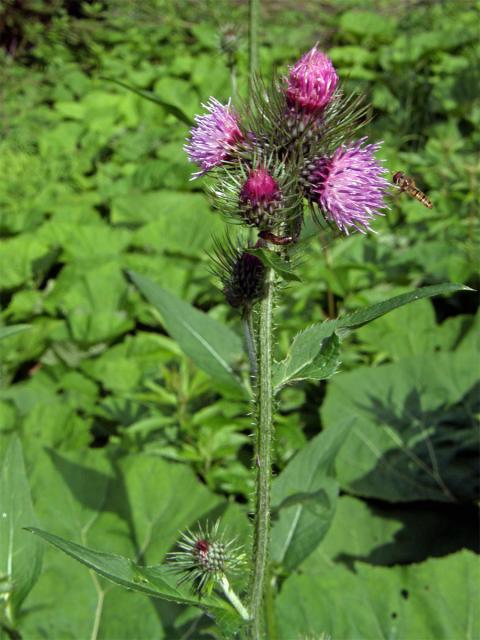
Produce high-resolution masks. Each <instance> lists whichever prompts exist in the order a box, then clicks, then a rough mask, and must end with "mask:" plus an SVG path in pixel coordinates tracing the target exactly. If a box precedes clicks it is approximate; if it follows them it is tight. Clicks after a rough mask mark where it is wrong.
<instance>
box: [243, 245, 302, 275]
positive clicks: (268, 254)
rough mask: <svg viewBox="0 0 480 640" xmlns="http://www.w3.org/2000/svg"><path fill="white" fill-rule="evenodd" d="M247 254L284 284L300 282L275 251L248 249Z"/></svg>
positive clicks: (288, 265) (289, 266)
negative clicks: (256, 258) (273, 272)
mask: <svg viewBox="0 0 480 640" xmlns="http://www.w3.org/2000/svg"><path fill="white" fill-rule="evenodd" d="M248 253H251V254H253V255H254V256H257V257H258V258H260V260H261V261H262V263H263V264H264V265H265V266H266V267H270V268H271V269H273V270H274V271H275V273H276V274H277V275H278V276H279V277H280V278H282V280H285V281H286V282H301V279H300V278H299V277H298V276H297V274H296V273H294V271H293V270H292V267H291V265H290V264H289V263H288V262H285V260H283V259H282V258H281V257H280V256H279V255H278V253H276V252H275V251H268V249H249V250H248Z"/></svg>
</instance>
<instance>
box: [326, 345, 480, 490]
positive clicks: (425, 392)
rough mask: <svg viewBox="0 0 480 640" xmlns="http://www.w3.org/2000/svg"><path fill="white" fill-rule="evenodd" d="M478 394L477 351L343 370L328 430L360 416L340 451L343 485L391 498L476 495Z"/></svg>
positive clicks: (330, 404)
mask: <svg viewBox="0 0 480 640" xmlns="http://www.w3.org/2000/svg"><path fill="white" fill-rule="evenodd" d="M478 399H479V393H478V355H477V353H475V351H466V350H463V349H460V350H459V351H458V352H455V353H432V354H423V355H422V356H418V357H415V358H407V359H404V360H400V361H398V362H396V363H395V364H387V365H382V366H380V367H377V368H369V367H360V368H358V369H356V370H355V371H352V372H348V373H339V374H338V375H337V376H335V378H334V379H333V380H332V382H331V383H330V384H329V386H328V390H327V396H326V399H325V402H324V404H323V406H322V412H321V415H322V423H323V424H324V425H325V426H326V428H327V430H328V429H329V428H333V429H335V428H336V425H337V420H338V416H339V415H356V416H357V422H356V424H355V428H354V431H353V433H352V436H351V437H350V438H349V439H348V442H347V444H346V446H345V447H344V448H343V449H342V451H341V453H340V456H339V466H338V469H339V474H338V475H339V482H340V485H341V487H342V488H343V489H345V490H348V491H349V492H352V493H354V494H357V495H362V496H368V497H372V498H379V499H382V500H388V501H390V502H405V501H417V500H440V501H443V502H455V501H466V500H474V499H475V496H476V492H477V489H476V487H477V486H478V485H477V482H478V479H477V478H476V467H477V465H478V451H479V442H478V428H477V424H478V423H477V420H476V418H475V416H476V414H477V413H478ZM330 425H331V427H330Z"/></svg>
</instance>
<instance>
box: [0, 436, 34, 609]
mask: <svg viewBox="0 0 480 640" xmlns="http://www.w3.org/2000/svg"><path fill="white" fill-rule="evenodd" d="M1 464H2V468H1V473H0V586H1V587H2V591H3V592H4V593H3V595H4V597H6V599H7V602H8V604H9V607H11V610H12V612H13V616H14V617H15V614H16V612H17V611H18V609H19V607H20V605H21V604H22V602H23V601H24V600H25V598H26V597H27V595H28V593H29V592H30V591H31V589H32V587H33V585H34V584H35V582H36V581H37V579H38V577H39V575H40V570H41V566H42V556H43V549H42V547H41V546H40V545H39V544H38V540H34V539H32V537H31V536H29V535H28V534H27V533H26V532H25V531H23V529H22V527H24V526H25V525H27V524H33V523H36V516H35V512H34V509H33V505H32V499H31V496H30V487H29V483H28V478H27V474H26V471H25V464H24V461H23V453H22V445H21V443H20V440H18V438H17V437H12V438H11V439H10V441H9V443H8V445H7V447H6V451H5V455H4V456H3V458H2V460H1Z"/></svg>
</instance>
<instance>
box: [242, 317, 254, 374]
mask: <svg viewBox="0 0 480 640" xmlns="http://www.w3.org/2000/svg"><path fill="white" fill-rule="evenodd" d="M242 327H243V335H244V337H245V344H246V346H247V353H248V359H249V360H250V373H251V375H252V377H253V379H255V378H256V377H257V350H256V348H255V338H254V336H255V333H254V331H253V323H252V310H251V309H248V310H245V312H244V314H243V316H242Z"/></svg>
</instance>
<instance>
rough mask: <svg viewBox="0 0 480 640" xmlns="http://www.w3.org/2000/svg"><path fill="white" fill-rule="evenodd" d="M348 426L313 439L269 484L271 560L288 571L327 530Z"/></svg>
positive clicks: (342, 424) (346, 421) (333, 508)
mask: <svg viewBox="0 0 480 640" xmlns="http://www.w3.org/2000/svg"><path fill="white" fill-rule="evenodd" d="M352 424H353V420H352V419H348V420H345V421H344V422H341V423H339V424H337V426H336V427H335V428H334V429H333V430H332V433H331V434H330V433H329V432H328V431H327V432H322V433H320V434H319V435H318V436H316V437H315V438H313V440H311V441H310V442H309V443H308V444H307V445H306V446H305V447H304V448H303V449H302V450H301V451H300V452H299V453H298V454H297V455H296V456H295V457H294V458H293V460H292V461H291V462H290V463H289V464H288V465H287V467H286V468H285V469H284V470H283V471H282V473H281V474H280V475H279V476H278V478H276V479H275V481H274V483H273V487H272V510H273V518H274V525H273V529H272V546H271V558H272V560H273V561H274V562H277V563H279V564H282V565H283V566H284V567H285V568H287V569H289V570H291V569H294V568H295V567H297V566H298V565H299V564H300V563H301V562H302V561H303V560H304V559H305V558H306V557H307V556H308V555H309V554H310V553H311V552H312V551H313V550H314V549H315V548H316V547H317V545H318V543H319V542H320V541H321V540H322V538H323V537H324V535H325V534H326V533H327V531H328V528H329V527H330V524H331V522H332V519H333V516H334V513H335V508H336V502H337V494H338V485H337V482H336V480H335V466H334V463H335V458H336V456H337V453H338V452H339V450H340V448H341V447H342V445H343V443H344V442H345V440H346V438H347V436H348V434H349V432H350V429H351V426H352Z"/></svg>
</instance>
